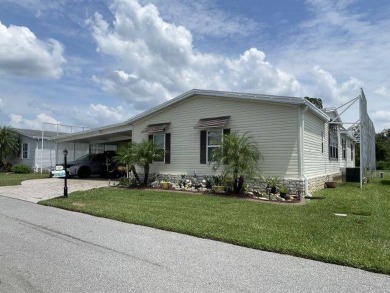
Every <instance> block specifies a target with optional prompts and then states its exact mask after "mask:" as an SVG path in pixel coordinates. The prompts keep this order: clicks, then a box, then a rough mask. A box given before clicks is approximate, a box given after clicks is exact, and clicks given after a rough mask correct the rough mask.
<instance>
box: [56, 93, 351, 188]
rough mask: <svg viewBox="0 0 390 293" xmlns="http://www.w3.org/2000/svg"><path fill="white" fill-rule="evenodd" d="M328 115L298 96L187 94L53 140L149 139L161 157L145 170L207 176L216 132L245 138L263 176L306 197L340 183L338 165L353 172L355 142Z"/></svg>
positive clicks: (107, 141)
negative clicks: (115, 121) (161, 151)
mask: <svg viewBox="0 0 390 293" xmlns="http://www.w3.org/2000/svg"><path fill="white" fill-rule="evenodd" d="M335 115H337V111H333V112H332V110H329V111H328V110H322V109H318V108H317V107H316V106H314V105H313V104H312V103H310V102H309V101H307V100H306V99H304V98H298V97H286V96H271V95H261V94H247V93H237V92H221V91H208V90H197V89H194V90H191V91H189V92H186V93H184V94H182V95H180V96H178V97H176V98H174V99H172V100H169V101H167V102H165V103H163V104H161V105H158V106H156V107H154V108H152V109H150V110H147V111H145V112H143V113H141V114H139V115H137V116H135V117H134V118H132V119H130V120H128V121H125V122H123V123H119V124H115V125H109V126H105V127H101V128H96V129H92V130H88V131H84V132H79V133H74V134H70V135H63V136H59V137H57V138H55V141H56V142H57V143H70V142H73V143H89V144H102V145H104V144H111V145H113V144H114V145H117V146H119V145H121V144H124V143H126V142H129V141H134V142H140V141H142V140H148V139H153V141H154V142H155V143H156V144H158V145H160V146H161V147H162V148H164V149H165V151H166V155H165V158H163V159H162V160H161V161H158V162H153V164H152V166H151V172H156V173H159V174H165V175H170V176H180V175H183V174H194V173H196V174H202V175H212V174H213V172H212V168H211V166H210V164H209V160H210V154H211V151H212V149H213V148H218V147H220V142H221V139H222V136H223V134H224V133H229V132H231V131H237V132H239V133H244V132H247V133H248V134H249V135H250V136H251V137H252V138H253V140H254V141H255V142H256V144H257V146H258V148H259V150H260V152H261V154H262V156H263V160H260V162H259V169H260V170H261V173H262V175H263V176H266V177H267V176H278V177H280V178H284V179H286V180H289V181H290V182H295V183H296V184H298V185H299V186H301V188H302V190H305V191H306V192H307V193H308V192H311V191H314V190H317V189H320V188H322V187H323V185H324V182H325V181H330V180H334V179H337V178H340V176H341V171H340V168H341V167H347V166H348V167H354V166H355V157H354V156H355V155H354V149H355V140H354V138H353V136H351V135H349V134H348V133H347V132H346V131H343V130H344V128H343V126H342V124H341V123H340V122H341V120H340V118H339V117H337V119H336V120H332V119H333V118H335V117H336V116H335ZM336 121H337V122H336Z"/></svg>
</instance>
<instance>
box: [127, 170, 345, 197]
mask: <svg viewBox="0 0 390 293" xmlns="http://www.w3.org/2000/svg"><path fill="white" fill-rule="evenodd" d="M139 175H140V177H141V178H142V177H143V176H142V174H139ZM130 178H133V175H132V174H130ZM149 178H150V179H155V180H158V181H166V182H171V183H176V184H178V183H179V182H180V181H183V180H186V179H189V180H191V181H194V180H196V181H197V182H202V181H203V180H205V179H208V178H212V176H210V175H197V176H196V177H195V176H190V175H173V174H161V173H159V174H151V175H149ZM341 180H342V174H341V172H339V173H334V174H330V175H324V176H318V177H315V178H309V179H308V190H309V192H314V191H317V190H320V189H322V188H324V183H325V182H327V181H336V182H341ZM280 181H281V183H282V184H284V185H286V186H287V187H288V189H289V190H290V192H291V193H292V194H298V193H299V194H301V195H304V194H305V180H303V179H302V180H299V179H287V178H286V179H281V180H280ZM244 185H245V186H247V188H248V189H249V190H257V191H259V192H265V191H266V187H267V184H266V183H265V182H264V181H263V180H261V179H249V180H245V182H244Z"/></svg>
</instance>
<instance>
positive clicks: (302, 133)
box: [299, 105, 312, 197]
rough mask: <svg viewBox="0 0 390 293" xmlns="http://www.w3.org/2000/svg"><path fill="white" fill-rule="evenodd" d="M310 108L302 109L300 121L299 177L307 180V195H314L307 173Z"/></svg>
mask: <svg viewBox="0 0 390 293" xmlns="http://www.w3.org/2000/svg"><path fill="white" fill-rule="evenodd" d="M308 109H309V106H307V105H306V106H305V107H304V108H303V109H302V110H301V115H300V118H301V119H300V123H299V178H301V179H302V178H303V180H304V182H305V196H310V197H311V196H312V195H311V194H310V192H309V181H308V179H307V177H306V175H305V159H304V158H305V141H304V136H305V113H306V112H307V110H308Z"/></svg>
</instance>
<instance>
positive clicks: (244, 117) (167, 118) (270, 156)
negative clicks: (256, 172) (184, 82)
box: [133, 96, 298, 178]
mask: <svg viewBox="0 0 390 293" xmlns="http://www.w3.org/2000/svg"><path fill="white" fill-rule="evenodd" d="M220 116H230V119H229V122H228V123H227V125H226V126H225V128H229V129H231V131H232V132H233V131H239V132H240V133H244V132H248V133H249V135H251V136H252V137H253V139H254V141H255V142H256V143H257V145H258V148H259V150H260V152H261V154H262V155H263V157H264V159H263V160H260V163H259V169H260V170H261V172H262V174H264V175H266V176H267V175H274V176H280V177H287V178H297V176H298V135H297V133H298V124H297V116H298V106H295V105H289V104H277V103H267V102H260V101H243V100H236V99H230V98H223V97H207V96H194V97H191V98H189V99H186V100H184V101H182V102H179V103H177V104H175V105H174V106H173V107H169V108H166V109H164V110H162V111H161V112H157V113H154V114H153V115H151V116H150V117H147V118H144V119H142V120H140V121H138V122H136V123H135V124H134V125H133V139H134V141H136V142H137V141H138V142H139V141H141V140H142V139H148V138H147V133H142V130H143V129H145V127H146V126H147V125H149V124H155V123H162V122H170V125H169V128H168V130H167V132H170V133H171V134H172V138H171V164H164V163H162V162H154V163H153V164H152V166H151V172H160V173H170V174H193V172H194V170H196V172H197V173H198V174H212V170H211V166H210V165H208V164H200V130H199V129H195V128H194V127H195V125H196V124H197V123H198V121H199V119H203V118H209V117H220Z"/></svg>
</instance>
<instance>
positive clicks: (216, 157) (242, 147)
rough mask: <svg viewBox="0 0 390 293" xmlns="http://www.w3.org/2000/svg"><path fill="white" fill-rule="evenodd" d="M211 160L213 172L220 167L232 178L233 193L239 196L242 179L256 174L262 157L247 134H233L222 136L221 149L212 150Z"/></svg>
mask: <svg viewBox="0 0 390 293" xmlns="http://www.w3.org/2000/svg"><path fill="white" fill-rule="evenodd" d="M211 158H212V164H213V169H214V170H215V171H216V170H218V169H219V168H220V167H221V166H222V168H223V172H224V174H226V175H228V176H232V178H233V191H234V193H235V194H239V193H240V192H241V191H242V187H243V184H244V178H248V177H249V178H251V177H253V176H254V175H255V174H256V173H257V171H258V161H259V160H260V158H262V155H261V153H260V151H259V150H258V148H257V145H256V143H254V142H253V140H252V138H251V137H250V136H248V134H247V133H244V134H243V135H239V134H238V133H237V132H233V133H230V134H225V135H224V136H223V140H222V147H221V148H216V149H214V150H213V153H212V157H211Z"/></svg>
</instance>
